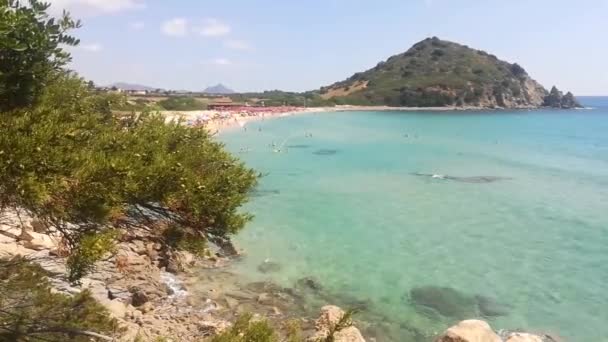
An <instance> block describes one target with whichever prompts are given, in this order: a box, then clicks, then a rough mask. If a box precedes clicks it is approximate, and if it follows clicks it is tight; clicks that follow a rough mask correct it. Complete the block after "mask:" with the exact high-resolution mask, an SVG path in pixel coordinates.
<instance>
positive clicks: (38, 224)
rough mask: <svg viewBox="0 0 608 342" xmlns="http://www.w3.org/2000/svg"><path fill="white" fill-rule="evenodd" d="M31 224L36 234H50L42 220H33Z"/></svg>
mask: <svg viewBox="0 0 608 342" xmlns="http://www.w3.org/2000/svg"><path fill="white" fill-rule="evenodd" d="M30 224H31V226H32V230H34V232H36V233H40V234H44V233H47V232H48V227H47V225H46V224H45V223H44V222H42V221H40V220H37V219H33V220H32V222H31V223H30Z"/></svg>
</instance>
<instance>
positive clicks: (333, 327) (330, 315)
mask: <svg viewBox="0 0 608 342" xmlns="http://www.w3.org/2000/svg"><path fill="white" fill-rule="evenodd" d="M345 314H346V313H345V312H344V310H342V309H340V308H339V307H337V306H334V305H327V306H324V307H322V308H321V315H320V316H319V318H318V319H317V320H316V321H315V334H314V335H313V336H311V337H310V338H309V339H308V341H311V342H315V341H325V340H326V339H327V337H328V336H329V335H330V334H332V333H333V341H335V342H365V339H364V338H363V336H362V335H361V332H360V331H359V329H357V328H356V327H355V326H353V325H352V322H351V321H350V318H346V320H347V321H348V322H345V317H344V315H345Z"/></svg>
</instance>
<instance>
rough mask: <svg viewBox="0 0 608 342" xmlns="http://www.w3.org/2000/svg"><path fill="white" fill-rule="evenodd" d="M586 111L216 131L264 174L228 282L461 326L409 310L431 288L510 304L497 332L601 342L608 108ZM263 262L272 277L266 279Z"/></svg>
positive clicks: (371, 116) (271, 123) (358, 115)
mask: <svg viewBox="0 0 608 342" xmlns="http://www.w3.org/2000/svg"><path fill="white" fill-rule="evenodd" d="M584 101H585V104H586V105H588V106H591V107H594V109H587V110H573V111H549V110H541V111H515V112H447V113H430V112H428V113H407V112H404V113H399V112H347V113H319V114H307V115H298V116H292V117H288V118H280V119H273V120H266V121H261V122H254V123H250V124H249V125H248V126H246V127H247V130H246V131H244V130H242V129H239V130H235V131H232V132H225V133H223V134H222V135H220V139H221V140H222V141H224V142H226V144H227V146H228V148H229V149H230V150H231V151H233V152H235V153H237V154H239V156H240V157H241V158H242V159H243V160H244V161H245V162H246V163H247V165H249V166H251V167H253V168H255V169H256V170H258V171H260V172H261V173H263V174H264V175H265V176H264V177H263V178H262V180H261V182H260V185H259V188H258V191H257V192H256V194H255V196H254V197H253V199H252V201H251V202H250V203H249V204H248V205H247V206H246V208H245V209H246V210H248V211H250V212H252V213H253V214H255V219H254V220H253V221H252V222H251V223H250V224H249V225H248V226H247V228H246V229H245V230H244V231H243V232H242V233H241V234H240V235H239V236H238V237H237V242H238V244H239V246H241V247H243V248H244V249H245V250H246V252H247V256H246V258H245V259H244V260H243V261H242V262H240V263H239V264H237V265H236V266H235V268H236V271H237V272H240V273H242V274H243V275H244V276H247V277H251V278H254V279H269V280H272V281H275V282H278V283H280V284H283V285H285V286H289V285H290V284H293V283H294V282H295V281H296V280H297V279H299V278H301V277H304V276H312V277H314V278H316V279H318V280H319V281H320V282H321V283H322V285H323V286H324V287H325V288H327V289H329V290H330V291H333V292H335V293H342V294H348V295H352V296H355V297H357V298H360V299H368V300H371V302H372V304H373V305H372V308H373V310H375V311H377V312H383V313H385V314H386V315H388V316H389V317H390V320H388V321H387V322H384V323H385V324H392V325H394V326H397V327H399V326H401V327H403V326H404V325H407V326H415V327H416V328H417V329H422V330H424V331H425V332H432V331H434V330H441V329H443V328H444V327H445V326H447V325H448V324H450V323H453V322H454V321H456V319H455V318H449V317H448V318H444V319H439V320H438V319H437V318H434V319H433V318H429V317H427V316H425V315H424V314H422V313H421V312H420V310H416V309H415V308H414V307H413V306H412V305H411V304H410V303H409V301H408V299H407V294H408V293H409V291H410V289H411V288H413V287H416V286H425V285H438V286H449V287H452V288H455V289H457V290H459V291H462V292H464V293H467V294H471V295H475V294H482V295H485V296H490V297H493V298H495V299H496V300H498V301H500V302H502V303H508V304H509V305H511V306H512V307H511V309H510V311H509V314H508V315H507V316H503V317H497V318H493V319H490V323H491V324H492V326H493V327H494V328H496V329H501V328H510V329H513V328H522V329H531V330H537V331H548V332H554V333H558V334H559V335H561V336H563V337H566V338H567V339H569V340H571V341H599V340H603V339H605V338H606V336H608V325H607V324H606V323H607V322H608V99H606V98H586V99H584ZM310 134H312V137H309V136H308V135H310ZM273 143H274V144H275V145H277V146H278V148H282V149H283V152H282V153H275V152H273V148H272V147H271V144H273ZM241 149H247V150H248V152H245V153H239V152H240V151H241ZM285 150H287V152H285ZM414 173H423V174H438V175H439V174H440V175H448V176H457V177H475V176H495V177H501V179H498V180H496V181H494V182H487V183H477V182H463V181H462V179H456V180H454V179H441V178H432V177H429V176H419V175H414ZM503 178H504V179H503ZM477 180H478V179H477ZM471 181H475V179H472V180H471ZM264 260H272V261H275V262H278V263H280V264H282V265H283V267H282V269H281V270H280V271H278V272H276V273H270V274H261V273H260V272H259V271H258V270H257V267H258V265H259V264H261V263H262V262H264ZM404 336H405V335H404ZM404 338H405V337H404Z"/></svg>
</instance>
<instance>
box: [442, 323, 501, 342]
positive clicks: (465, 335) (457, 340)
mask: <svg viewBox="0 0 608 342" xmlns="http://www.w3.org/2000/svg"><path fill="white" fill-rule="evenodd" d="M435 342H502V340H501V338H500V337H499V336H498V335H496V333H495V332H494V331H493V330H492V328H490V325H489V324H488V323H486V322H484V321H479V320H466V321H462V322H460V323H458V324H456V325H455V326H453V327H451V328H449V329H448V330H447V331H446V332H444V333H443V334H442V335H441V336H439V337H438V338H437V339H436V340H435Z"/></svg>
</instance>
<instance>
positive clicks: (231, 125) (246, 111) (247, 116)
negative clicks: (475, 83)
mask: <svg viewBox="0 0 608 342" xmlns="http://www.w3.org/2000/svg"><path fill="white" fill-rule="evenodd" d="M488 109H489V108H483V107H471V106H466V107H453V106H450V107H389V106H348V105H345V106H334V107H262V108H260V107H252V108H239V109H234V110H232V109H231V110H197V111H162V112H161V114H163V115H164V116H165V117H166V118H167V120H177V119H180V120H183V121H185V122H186V124H188V125H196V126H203V127H205V128H206V129H207V130H208V131H209V132H210V133H212V134H219V133H221V132H223V131H225V130H228V129H235V128H242V127H245V126H246V125H247V124H248V123H249V122H253V121H261V120H266V119H271V118H277V117H285V116H291V115H296V114H304V113H326V112H345V111H403V112H420V111H427V112H428V111H434V112H436V111H440V112H446V111H471V110H488ZM497 109H499V108H497ZM522 109H523V108H522Z"/></svg>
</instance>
